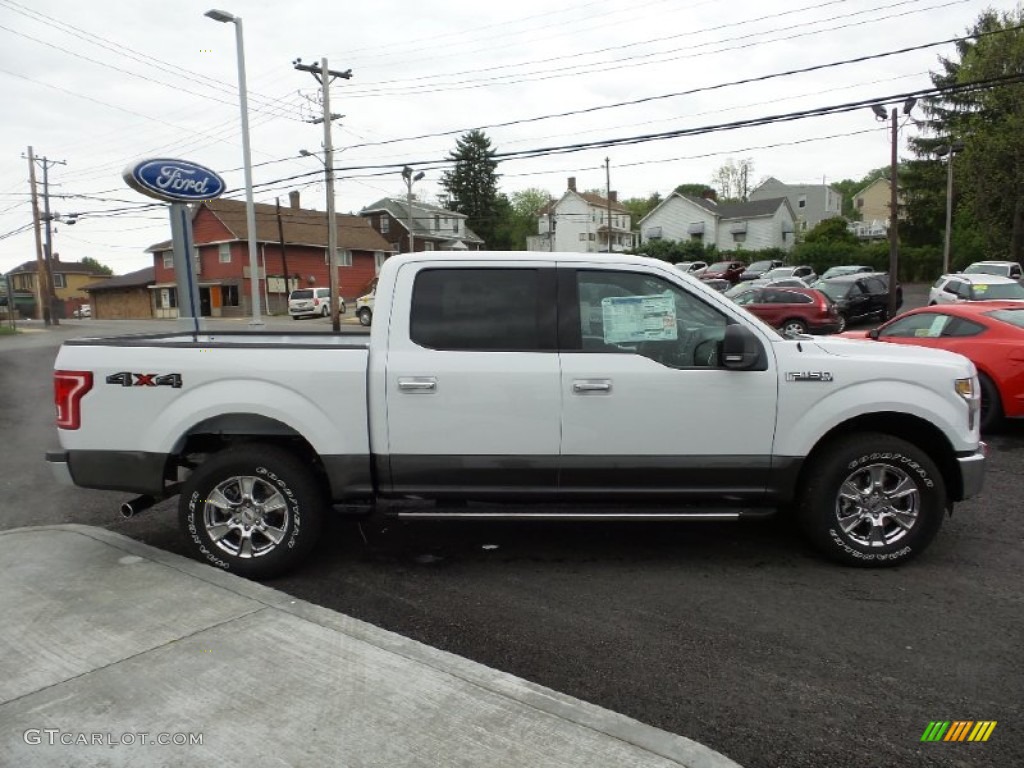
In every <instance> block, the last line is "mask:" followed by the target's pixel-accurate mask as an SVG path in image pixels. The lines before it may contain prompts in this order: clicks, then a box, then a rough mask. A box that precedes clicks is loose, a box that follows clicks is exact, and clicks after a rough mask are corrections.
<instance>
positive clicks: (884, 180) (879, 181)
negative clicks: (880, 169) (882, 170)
mask: <svg viewBox="0 0 1024 768" xmlns="http://www.w3.org/2000/svg"><path fill="white" fill-rule="evenodd" d="M878 184H884V185H885V186H886V187H888V186H889V180H888V179H887V178H885V177H884V176H883V177H881V178H878V179H875V180H874V181H872V182H871V183H870V184H868V185H867V186H865V187H864V188H863V189H858V190H857V191H856V192H854V193H853V196H854V197H860V196H861V195H863V194H864V193H865V192H867V191H868V190H869V189H871V188H872V187H874V186H876V185H878Z"/></svg>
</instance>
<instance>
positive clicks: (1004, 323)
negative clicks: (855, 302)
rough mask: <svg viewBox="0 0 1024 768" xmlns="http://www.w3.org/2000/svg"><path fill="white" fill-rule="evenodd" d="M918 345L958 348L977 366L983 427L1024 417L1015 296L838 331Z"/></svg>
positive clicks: (1022, 351) (1021, 330)
mask: <svg viewBox="0 0 1024 768" xmlns="http://www.w3.org/2000/svg"><path fill="white" fill-rule="evenodd" d="M840 335H842V336H845V337H847V338H851V339H864V338H867V339H875V340H877V341H887V342H890V343H894V344H916V345H919V346H922V347H935V348H936V349H948V350H949V351H950V352H957V353H959V354H961V355H963V356H964V357H966V358H967V359H969V360H970V361H971V362H972V363H974V365H975V367H976V368H977V369H978V378H979V379H980V380H981V429H982V431H991V430H992V429H993V428H995V427H997V426H998V425H999V423H1000V422H1001V421H1002V420H1003V417H1007V418H1016V419H1019V418H1024V306H1022V305H1021V304H1020V302H1016V301H977V302H964V303H963V304H944V305H943V304H940V305H937V306H933V307H921V308H920V309H913V310H911V311H910V312H905V313H903V314H902V315H900V316H899V317H896V318H893V319H892V320H890V321H889V322H888V323H886V324H885V325H882V326H879V327H878V328H875V329H874V330H871V331H867V332H866V333H865V332H864V331H851V332H849V333H843V334H840Z"/></svg>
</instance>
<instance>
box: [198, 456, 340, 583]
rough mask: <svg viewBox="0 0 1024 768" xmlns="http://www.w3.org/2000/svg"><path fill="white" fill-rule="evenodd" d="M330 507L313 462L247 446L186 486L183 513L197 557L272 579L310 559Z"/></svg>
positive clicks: (205, 466)
mask: <svg viewBox="0 0 1024 768" xmlns="http://www.w3.org/2000/svg"><path fill="white" fill-rule="evenodd" d="M325 507H326V502H325V499H324V494H323V491H322V490H321V486H320V484H319V483H318V482H317V479H316V477H315V476H314V475H313V472H312V470H311V469H310V468H309V466H308V465H307V464H305V463H303V462H301V461H300V460H299V459H297V458H296V457H295V456H293V455H292V454H290V453H287V452H285V451H284V450H282V449H281V448H278V447H276V446H272V445H266V444H247V445H241V446H237V447H234V448H228V449H225V450H224V451H221V452H220V453H217V454H215V455H213V456H211V457H210V458H209V459H207V460H206V461H205V462H203V463H202V464H200V465H199V467H198V468H197V469H196V470H195V471H194V472H193V473H192V474H191V475H190V476H189V478H188V479H187V480H186V481H185V483H184V484H183V486H182V491H181V498H180V500H179V503H178V513H179V519H180V522H181V526H182V529H183V530H184V531H185V535H186V537H187V539H188V541H189V542H190V544H191V545H192V549H193V551H194V552H195V555H196V558H197V559H199V560H203V561H205V562H207V563H209V564H210V565H214V566H216V567H218V568H223V569H224V570H227V571H231V572H232V573H235V574H238V575H239V576H244V577H246V578H250V579H268V578H271V577H273V576H279V575H281V574H283V573H285V572H286V571H289V570H291V569H293V568H295V567H296V566H297V565H298V564H299V563H301V562H302V561H303V560H304V559H305V558H306V556H307V555H308V554H309V552H310V550H311V549H312V548H313V545H314V544H315V543H316V538H317V535H318V534H319V531H320V527H321V525H322V522H323V515H324V508H325Z"/></svg>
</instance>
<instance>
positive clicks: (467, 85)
mask: <svg viewBox="0 0 1024 768" xmlns="http://www.w3.org/2000/svg"><path fill="white" fill-rule="evenodd" d="M967 1H968V0H948V1H947V2H944V3H940V4H937V5H932V6H928V7H925V8H918V9H914V10H910V11H904V12H902V13H892V14H887V15H883V16H879V17H877V18H873V19H865V20H862V21H858V22H849V23H846V24H839V25H836V26H832V27H827V28H824V29H816V30H809V31H805V32H798V33H794V34H790V35H784V36H782V37H777V38H773V39H771V40H762V41H757V42H752V43H743V44H740V45H733V46H727V47H724V48H717V49H715V50H712V51H704V52H700V53H685V54H682V55H679V56H671V57H669V58H664V59H660V60H659V61H655V62H651V61H638V60H639V59H649V58H651V57H653V56H664V55H666V54H671V53H676V52H677V51H679V50H683V49H675V50H671V51H661V52H656V53H651V54H643V55H637V56H628V57H624V58H620V59H611V60H609V61H605V62H600V63H594V64H580V65H573V66H569V67H559V68H554V69H546V70H538V71H536V72H526V73H522V74H520V75H503V76H499V77H493V78H481V79H478V80H464V81H456V82H454V83H439V84H437V83H435V84H432V85H431V86H430V87H428V88H418V87H417V86H407V87H402V88H392V89H388V90H380V89H378V90H375V91H365V92H363V91H359V90H352V91H348V92H347V93H346V95H347V97H348V98H353V99H358V98H370V97H373V98H376V97H380V96H385V95H392V96H394V95H404V96H414V95H421V94H428V93H438V92H447V91H457V90H470V89H476V88H484V87H491V86H496V85H516V84H521V83H528V82H538V81H542V80H554V79H559V78H563V77H572V76H578V75H586V74H596V73H601V72H608V71H612V70H615V71H618V70H621V69H623V68H631V67H637V66H648V65H650V64H664V63H667V62H671V61H680V60H684V59H692V58H700V57H703V56H710V55H714V54H717V53H725V52H729V51H735V50H745V49H749V48H753V47H757V46H759V45H766V44H770V43H777V42H783V41H786V40H793V39H798V38H802V37H808V36H811V35H819V34H822V33H824V32H835V31H839V30H843V29H850V28H853V27H858V26H864V25H865V24H874V23H877V22H880V21H886V20H889V19H895V18H901V17H903V16H908V15H912V14H916V13H922V12H925V11H933V10H938V9H940V8H945V7H948V6H951V5H959V4H962V3H964V2H967ZM917 2H921V0H902V1H901V2H899V3H895V4H894V5H890V6H878V7H875V8H869V9H865V10H861V11H856V12H853V13H849V14H845V15H842V16H834V17H832V19H820V20H816V21H809V22H803V23H801V24H795V25H790V26H788V27H785V28H784V29H787V30H788V29H794V28H800V27H806V26H810V25H813V24H820V23H822V22H823V21H831V20H835V19H842V18H850V17H853V16H857V15H862V14H865V13H873V12H875V11H878V10H886V9H888V8H892V7H897V6H900V5H906V4H908V3H917ZM779 31H782V29H773V30H768V31H766V32H754V33H749V34H746V35H740V36H736V37H732V38H725V39H724V40H717V41H711V42H707V43H700V44H698V45H695V46H690V47H688V48H686V49H685V50H687V51H693V50H694V49H695V48H704V47H707V46H709V45H716V44H720V43H726V42H736V41H739V40H748V39H750V38H752V37H757V36H760V35H765V34H770V33H772V32H779ZM630 62H632V63H630ZM511 77H516V78H518V79H515V80H510V79H509V78H511Z"/></svg>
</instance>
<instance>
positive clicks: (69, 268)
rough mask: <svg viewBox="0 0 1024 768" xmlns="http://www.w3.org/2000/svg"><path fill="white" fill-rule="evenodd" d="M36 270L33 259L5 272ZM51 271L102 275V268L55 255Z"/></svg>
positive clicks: (27, 272) (32, 271)
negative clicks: (61, 258)
mask: <svg viewBox="0 0 1024 768" xmlns="http://www.w3.org/2000/svg"><path fill="white" fill-rule="evenodd" d="M37 270H38V267H37V266H36V260H35V259H33V260H32V261H26V262H25V263H24V264H19V265H18V266H16V267H15V268H14V269H12V270H11V271H10V272H8V273H7V274H9V275H20V274H35V273H36V271H37ZM53 271H54V274H58V275H97V276H99V277H102V276H103V275H104V272H103V270H102V269H100V268H99V267H95V266H93V265H91V264H83V263H82V262H80V261H61V260H60V259H59V258H57V257H56V256H54V258H53Z"/></svg>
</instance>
